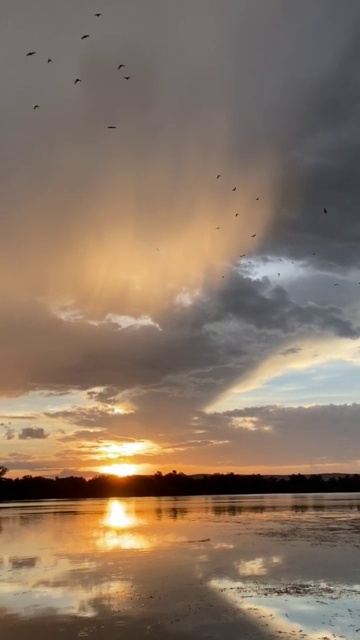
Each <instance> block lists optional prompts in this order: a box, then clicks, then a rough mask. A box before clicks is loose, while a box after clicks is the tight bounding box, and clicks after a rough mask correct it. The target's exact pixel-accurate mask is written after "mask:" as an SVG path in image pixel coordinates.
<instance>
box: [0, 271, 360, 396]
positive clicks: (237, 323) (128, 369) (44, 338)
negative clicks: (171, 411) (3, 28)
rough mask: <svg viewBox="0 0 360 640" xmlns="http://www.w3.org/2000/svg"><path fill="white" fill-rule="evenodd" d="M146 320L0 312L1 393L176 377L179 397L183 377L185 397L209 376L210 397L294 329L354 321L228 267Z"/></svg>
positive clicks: (324, 328) (148, 383) (318, 329)
mask: <svg viewBox="0 0 360 640" xmlns="http://www.w3.org/2000/svg"><path fill="white" fill-rule="evenodd" d="M15 313H18V317H17V318H16V319H15ZM156 321H157V323H158V326H159V328H158V326H151V325H150V326H142V327H137V328H134V327H128V328H125V329H119V327H118V325H114V323H112V322H108V323H105V324H100V325H94V324H92V323H88V322H87V321H85V320H77V321H73V322H69V321H65V320H63V319H61V318H58V317H55V316H54V315H51V314H49V313H48V311H47V310H46V308H45V307H44V306H42V305H40V304H37V305H28V306H26V307H23V308H22V310H21V313H19V312H18V311H16V310H12V313H10V314H6V315H5V314H0V323H1V326H2V328H3V330H2V333H1V335H0V348H1V350H2V353H3V365H4V368H3V372H4V373H3V375H2V376H1V378H2V388H3V392H6V390H7V389H10V390H13V391H14V390H16V389H17V388H18V390H19V391H21V390H23V391H25V390H30V389H35V388H38V389H50V390H51V389H53V388H56V387H59V388H60V389H62V388H64V387H65V388H66V387H67V388H68V389H71V388H81V389H87V388H88V389H89V388H91V387H96V386H105V387H110V397H111V396H114V395H115V391H114V388H111V387H115V388H116V389H117V392H119V391H120V390H129V389H131V388H132V387H140V388H141V387H143V388H144V390H146V389H148V388H154V385H155V386H156V385H159V384H162V383H163V382H164V380H165V379H167V383H166V384H165V388H169V389H170V388H171V387H175V386H176V384H177V382H179V383H180V384H179V392H180V395H182V394H183V391H184V389H182V383H181V379H180V380H179V379H178V378H179V377H181V376H190V377H191V380H190V385H191V386H192V388H193V392H195V395H196V390H197V389H196V387H197V386H199V390H200V392H201V389H202V390H203V392H202V395H204V394H206V388H207V386H208V385H207V382H209V383H210V386H211V380H212V381H213V384H214V385H215V388H214V389H213V391H211V389H210V390H209V399H210V398H211V395H212V393H213V392H214V393H219V390H220V389H219V386H222V385H225V386H226V385H229V383H231V382H232V381H233V380H234V379H235V378H236V377H240V375H245V374H246V373H248V372H249V371H250V370H251V369H252V367H253V366H254V364H258V363H259V361H260V360H261V359H262V358H264V355H265V354H266V353H267V354H268V355H269V354H271V353H272V352H273V350H274V348H277V347H279V346H281V344H283V343H284V340H288V339H289V337H294V336H296V335H297V333H300V332H301V333H302V334H306V333H308V334H309V335H312V334H314V333H315V334H316V333H318V334H321V333H323V332H326V333H327V334H328V335H335V336H339V337H345V338H355V337H357V336H358V328H357V327H356V325H354V324H353V323H352V322H351V321H350V320H349V319H347V318H345V317H343V316H342V315H341V312H340V311H339V310H338V309H336V307H318V306H317V305H314V304H304V305H299V304H296V303H294V302H292V301H291V299H290V298H289V295H288V294H287V292H286V290H285V289H284V288H282V287H276V288H271V286H270V284H269V282H268V281H267V280H266V279H264V280H262V281H254V280H250V279H248V278H243V277H242V276H241V275H240V274H238V273H237V272H236V271H233V272H232V273H231V274H230V277H229V280H228V281H227V282H226V283H225V284H224V285H223V288H222V289H221V290H219V291H213V290H209V291H208V292H206V291H205V292H204V294H203V295H202V296H201V297H199V299H198V300H197V301H195V302H194V303H193V305H191V306H190V307H179V306H178V307H173V309H172V310H169V311H168V312H167V313H164V314H162V315H161V316H160V315H159V316H158V317H156ZM9 344H11V345H12V350H11V352H8V349H7V345H9ZM15 363H16V367H15V366H14V365H15ZM184 382H185V384H186V381H184ZM17 385H18V387H17ZM160 391H161V388H160V389H159V395H160ZM163 391H164V389H163ZM173 392H175V390H174V389H173ZM171 395H172V394H170V395H169V397H170V399H171ZM175 395H176V392H175ZM98 399H101V396H98Z"/></svg>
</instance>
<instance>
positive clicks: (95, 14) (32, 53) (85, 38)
mask: <svg viewBox="0 0 360 640" xmlns="http://www.w3.org/2000/svg"><path fill="white" fill-rule="evenodd" d="M101 15H102V14H101V13H94V16H95V17H96V18H100V17H101ZM87 38H90V34H89V33H85V34H84V35H83V36H81V40H87ZM34 55H36V51H28V53H27V54H26V57H27V58H30V57H32V56H34ZM47 63H48V64H51V63H52V58H48V60H47ZM125 66H126V65H125V64H119V65H118V68H117V70H118V71H120V70H121V69H124V68H125ZM130 78H131V76H124V80H130ZM79 82H82V80H81V78H76V79H75V80H74V84H75V85H77V84H79ZM39 108H40V105H39V104H34V106H33V110H34V111H36V109H39ZM107 128H108V129H116V128H117V127H116V126H115V125H110V126H108V127H107Z"/></svg>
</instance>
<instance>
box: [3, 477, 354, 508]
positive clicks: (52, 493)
mask: <svg viewBox="0 0 360 640" xmlns="http://www.w3.org/2000/svg"><path fill="white" fill-rule="evenodd" d="M4 475H5V474H4ZM4 475H3V477H2V478H1V479H0V502H7V501H26V500H55V499H63V500H75V499H86V498H90V499H91V498H145V497H181V496H183V497H189V496H206V495H219V496H220V495H270V494H274V495H276V494H312V493H358V492H359V493H360V475H359V474H351V475H350V474H348V475H346V474H310V475H302V474H292V475H289V476H268V475H267V476H262V475H259V474H253V475H240V474H234V473H227V474H216V473H215V474H201V475H185V474H184V473H181V472H180V473H178V472H176V471H173V472H172V473H168V474H162V473H160V472H157V473H156V474H154V475H151V476H139V475H134V476H128V477H124V478H120V477H117V476H110V475H99V476H95V477H94V478H91V479H89V480H86V479H85V478H82V477H79V476H70V477H66V478H44V477H42V476H24V477H23V478H15V479H12V478H6V477H4Z"/></svg>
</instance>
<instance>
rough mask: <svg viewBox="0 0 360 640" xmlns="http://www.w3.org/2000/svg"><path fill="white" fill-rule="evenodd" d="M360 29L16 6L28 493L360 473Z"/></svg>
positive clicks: (238, 2)
mask: <svg viewBox="0 0 360 640" xmlns="http://www.w3.org/2000/svg"><path fill="white" fill-rule="evenodd" d="M96 12H100V13H101V16H100V17H95V15H94V13H96ZM359 30H360V4H359V2H358V0H344V1H343V2H339V1H338V0H317V2H313V1H312V0H302V1H301V2H298V0H296V1H295V0H256V1H254V0H222V2H219V1H218V0H197V1H196V2H194V1H193V0H182V2H175V0H152V2H148V1H146V0H124V1H123V2H121V3H119V2H118V1H117V0H97V2H95V0H77V2H76V3H73V2H70V0H62V2H61V3H60V2H58V1H55V0H33V2H31V3H29V2H28V0H4V1H3V3H2V9H1V25H0V36H1V37H0V77H1V79H2V87H1V94H0V113H1V118H0V137H1V145H0V192H1V208H0V274H1V276H0V362H1V366H0V424H1V426H0V464H3V465H5V466H6V467H7V468H8V469H9V475H10V476H12V477H16V476H22V475H25V474H32V475H47V476H56V475H57V476H64V475H65V476H66V475H71V474H75V475H84V476H85V477H90V476H92V475H94V474H96V473H102V472H106V473H107V472H114V473H117V474H119V475H124V474H127V473H154V472H155V471H157V470H161V471H163V472H168V471H171V470H173V469H176V470H178V471H183V472H185V473H205V472H227V471H234V472H237V473H253V472H256V473H276V474H281V473H284V474H287V473H292V472H302V473H309V472H351V473H353V472H360V396H359V390H360V303H359V300H360V263H359V255H360V254H359V249H360V218H359V202H360V145H359V138H360V125H359V122H360V119H359V115H360V100H359V97H360V72H359V69H358V60H359V57H360V39H359ZM83 35H89V36H90V37H89V38H86V39H82V36H83ZM31 51H35V54H34V55H32V56H27V53H29V52H31ZM49 58H50V59H51V62H49V63H48V62H47V61H48V59H49ZM120 64H124V65H125V67H124V68H121V69H120V70H118V66H119V65H120ZM125 76H130V79H129V80H125V79H124V77H125ZM77 78H79V79H80V80H81V82H78V83H77V84H74V82H75V80H76V79H77ZM35 105H38V108H37V109H34V106H35ZM108 127H116V128H115V129H109V128H108ZM219 174H220V177H219V178H217V176H218V175H219ZM235 187H236V190H234V189H235ZM244 254H245V255H244Z"/></svg>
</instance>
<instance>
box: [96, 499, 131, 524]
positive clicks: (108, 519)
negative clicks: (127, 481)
mask: <svg viewBox="0 0 360 640" xmlns="http://www.w3.org/2000/svg"><path fill="white" fill-rule="evenodd" d="M137 522H138V520H137V518H136V517H135V516H134V515H133V514H130V513H129V511H128V508H127V506H126V503H124V502H121V501H120V500H110V502H109V504H108V506H107V511H106V515H105V519H104V524H105V525H107V526H108V527H113V528H115V529H118V528H119V529H128V528H130V527H133V526H135V525H136V523H137Z"/></svg>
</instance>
